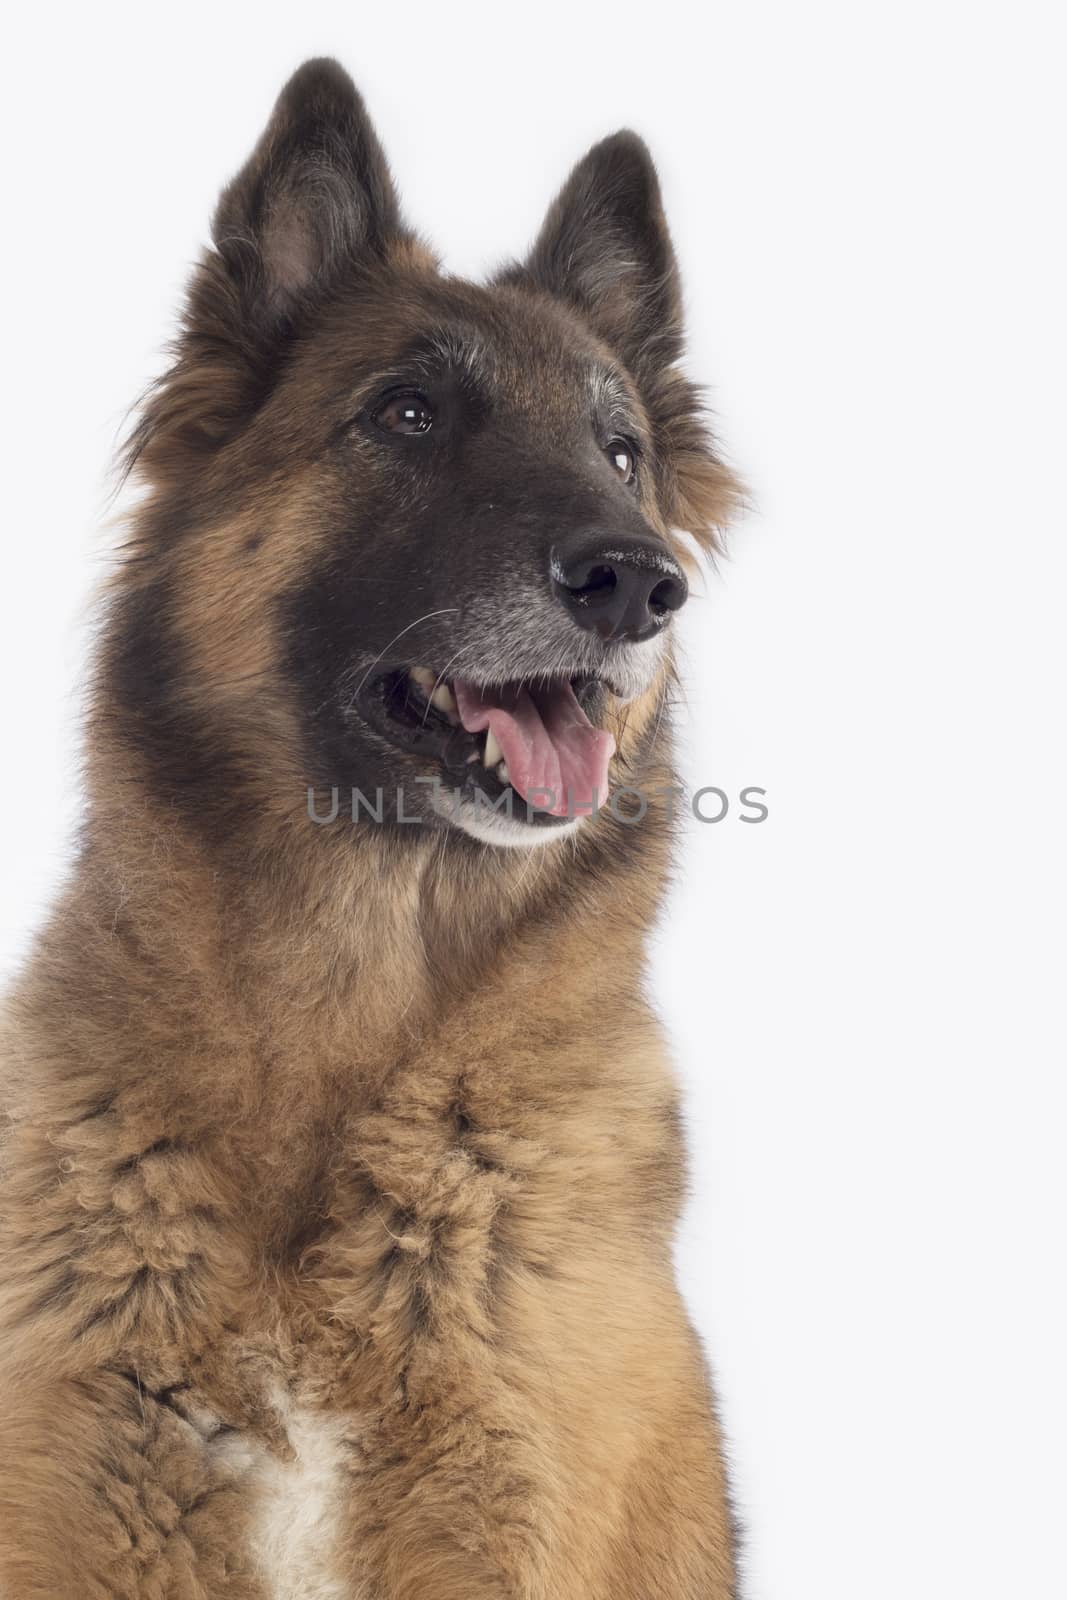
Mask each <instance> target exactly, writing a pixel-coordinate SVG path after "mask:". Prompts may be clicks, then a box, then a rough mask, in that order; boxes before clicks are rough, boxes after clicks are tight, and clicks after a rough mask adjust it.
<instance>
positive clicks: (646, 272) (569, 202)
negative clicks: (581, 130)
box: [511, 131, 682, 378]
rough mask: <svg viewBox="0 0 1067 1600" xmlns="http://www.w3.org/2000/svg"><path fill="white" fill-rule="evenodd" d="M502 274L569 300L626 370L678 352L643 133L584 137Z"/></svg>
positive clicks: (676, 295) (667, 248)
mask: <svg viewBox="0 0 1067 1600" xmlns="http://www.w3.org/2000/svg"><path fill="white" fill-rule="evenodd" d="M511 276H512V278H513V280H521V279H526V281H530V280H532V281H533V282H534V283H535V284H536V285H537V287H539V288H541V289H544V290H547V291H548V292H549V293H550V294H555V295H558V296H559V297H560V298H561V299H564V300H567V301H569V302H570V303H571V304H572V305H573V306H574V307H575V308H576V309H577V310H578V311H580V312H581V313H582V315H583V316H584V317H585V318H586V320H587V321H588V322H589V323H590V324H591V325H592V327H593V328H594V330H595V331H596V332H597V333H598V334H599V335H600V336H601V338H603V339H604V340H605V342H606V343H607V344H609V345H611V347H612V348H613V349H614V350H616V351H617V352H618V354H619V356H620V358H621V359H622V361H623V363H624V364H625V365H626V366H627V367H629V368H630V370H631V371H632V372H633V373H634V376H635V377H638V378H639V377H641V376H642V374H643V372H644V371H645V370H646V369H647V368H648V367H649V365H650V364H651V365H653V366H656V365H658V366H664V365H667V364H669V363H670V362H672V361H675V360H676V359H677V358H678V356H679V355H680V354H681V349H682V306H681V293H680V290H679V284H678V267H677V263H676V261H675V257H674V248H673V246H672V244H671V238H670V233H669V232H668V229H667V221H666V218H665V217H664V215H663V202H662V200H661V198H660V188H659V179H658V178H657V176H656V169H655V167H654V166H653V164H652V157H651V156H650V155H649V152H648V147H647V146H646V145H645V143H644V140H642V139H640V138H638V136H637V134H636V133H630V132H628V131H623V132H621V133H616V134H613V135H612V136H611V138H610V139H603V140H601V142H600V144H597V145H594V146H593V148H592V150H590V151H589V154H588V155H587V156H585V157H584V158H583V159H582V160H581V161H579V163H578V165H577V166H576V167H575V169H574V171H573V172H572V173H571V175H570V177H569V178H568V179H567V182H566V183H565V184H564V186H563V188H562V189H561V191H560V193H559V195H558V196H557V197H556V199H555V200H554V201H553V203H552V205H551V207H550V208H549V212H548V215H547V217H546V218H545V222H544V226H543V227H542V229H541V232H540V234H539V235H538V237H537V242H536V243H535V245H534V247H533V249H532V251H531V252H530V255H529V257H528V258H527V261H526V263H525V266H524V267H522V268H518V269H516V270H515V271H513V273H512V274H511Z"/></svg>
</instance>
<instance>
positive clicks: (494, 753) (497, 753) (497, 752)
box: [482, 728, 504, 772]
mask: <svg viewBox="0 0 1067 1600" xmlns="http://www.w3.org/2000/svg"><path fill="white" fill-rule="evenodd" d="M503 754H504V752H503V750H501V748H500V746H499V745H498V744H497V742H496V734H495V733H494V732H493V730H492V728H487V729H486V733H485V751H484V752H483V755H482V766H483V767H488V768H489V770H490V772H491V771H492V769H493V768H494V767H495V766H496V765H497V763H498V762H499V761H500V760H501V758H502V757H503Z"/></svg>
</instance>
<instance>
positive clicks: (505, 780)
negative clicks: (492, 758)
mask: <svg viewBox="0 0 1067 1600" xmlns="http://www.w3.org/2000/svg"><path fill="white" fill-rule="evenodd" d="M496 775H497V777H498V778H499V779H500V781H501V783H502V784H503V785H504V787H505V789H506V788H507V786H508V784H509V783H510V782H511V779H510V778H509V777H508V764H507V762H506V761H498V762H497V764H496Z"/></svg>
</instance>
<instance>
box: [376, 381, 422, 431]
mask: <svg viewBox="0 0 1067 1600" xmlns="http://www.w3.org/2000/svg"><path fill="white" fill-rule="evenodd" d="M374 425H375V427H377V428H381V429H382V431H383V433H428V432H429V430H430V429H431V428H432V427H433V407H432V406H431V404H430V402H429V401H428V400H427V398H426V396H425V395H424V394H418V393H415V392H413V391H409V392H408V393H407V394H391V395H388V396H387V397H386V399H385V400H383V401H382V403H381V405H380V406H379V407H378V409H377V411H375V413H374Z"/></svg>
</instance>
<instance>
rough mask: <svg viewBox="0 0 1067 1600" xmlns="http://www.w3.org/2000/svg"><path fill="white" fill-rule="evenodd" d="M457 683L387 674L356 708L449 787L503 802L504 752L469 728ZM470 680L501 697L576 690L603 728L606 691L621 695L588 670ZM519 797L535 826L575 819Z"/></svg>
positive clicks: (409, 670) (404, 672)
mask: <svg viewBox="0 0 1067 1600" xmlns="http://www.w3.org/2000/svg"><path fill="white" fill-rule="evenodd" d="M457 676H458V675H457ZM454 681H455V680H454V679H449V678H447V677H445V676H444V675H439V674H438V673H436V672H434V671H433V669H431V668H426V667H418V666H416V667H411V666H391V667H383V668H382V669H381V670H379V671H377V672H376V673H375V674H374V676H373V677H371V678H369V679H368V680H367V681H366V683H364V684H362V685H361V686H360V689H359V691H358V693H357V696H356V701H355V703H354V704H353V706H352V708H351V709H352V710H353V711H355V712H356V714H357V715H358V716H359V717H360V719H361V720H363V721H364V722H366V723H367V724H368V725H369V726H370V728H371V729H372V730H373V731H374V733H375V734H376V735H377V736H378V737H379V738H382V739H384V740H386V741H387V742H388V743H389V744H390V745H391V746H392V747H393V748H394V749H396V750H397V751H398V752H400V753H402V754H404V755H407V756H410V757H413V758H415V759H416V760H420V759H421V760H422V761H431V762H432V763H433V764H434V766H435V767H437V768H439V769H440V771H441V775H442V779H443V781H444V782H445V783H446V784H447V785H448V786H449V787H452V788H454V789H467V788H477V789H481V790H482V791H483V792H484V793H486V794H487V795H488V797H489V798H490V799H491V800H494V801H495V800H498V799H499V797H500V796H501V795H503V794H504V793H505V792H506V791H507V790H508V789H509V788H510V784H509V781H508V775H507V769H506V765H505V763H504V762H503V756H502V752H501V751H500V750H499V748H496V749H495V750H494V749H493V747H492V746H491V745H490V744H489V738H490V737H491V736H490V735H489V734H488V732H479V733H471V732H468V731H467V729H466V728H464V726H463V724H462V722H461V720H460V717H459V712H458V707H457V705H456V699H455V696H454V694H453V692H452V683H453V682H454ZM462 681H463V683H464V684H465V685H467V686H468V687H472V688H475V689H478V690H481V691H492V692H494V693H495V692H502V691H504V690H507V689H513V690H517V689H519V688H522V687H528V688H531V689H533V690H535V691H542V690H550V689H552V688H560V687H562V686H563V685H564V684H569V685H570V686H571V688H572V689H573V690H574V693H575V696H576V698H577V700H578V702H579V705H580V706H581V707H582V709H583V711H584V712H585V714H586V716H587V717H589V719H590V721H591V722H592V724H593V726H594V727H598V728H599V727H600V726H601V718H602V713H603V707H604V697H605V691H607V692H610V693H612V694H614V693H616V689H615V686H614V684H613V683H612V681H611V680H609V679H607V678H606V677H603V676H601V675H600V674H598V673H595V672H588V671H586V670H582V671H580V672H576V673H575V674H574V675H573V676H570V677H567V676H565V675H564V674H562V673H561V674H548V673H546V674H544V675H543V676H541V677H530V676H527V677H526V678H524V679H521V680H520V679H508V680H504V682H501V680H500V679H490V678H481V679H479V678H478V677H475V676H473V675H470V674H467V673H466V672H464V674H463V675H462ZM512 794H513V796H514V798H515V801H516V804H517V805H518V807H519V808H520V815H521V814H522V812H523V811H525V818H524V820H526V821H527V822H529V823H534V822H536V823H541V824H545V823H548V824H552V823H556V822H559V821H565V820H567V819H566V818H561V817H557V816H555V815H552V814H550V813H547V812H546V811H544V810H541V809H537V808H536V807H535V808H528V807H526V806H525V802H523V800H522V796H521V794H519V793H518V792H516V791H514V790H512ZM509 814H510V813H509Z"/></svg>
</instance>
